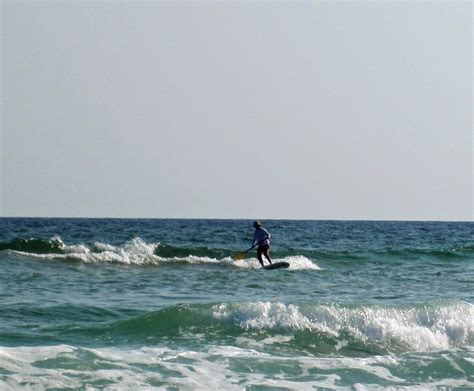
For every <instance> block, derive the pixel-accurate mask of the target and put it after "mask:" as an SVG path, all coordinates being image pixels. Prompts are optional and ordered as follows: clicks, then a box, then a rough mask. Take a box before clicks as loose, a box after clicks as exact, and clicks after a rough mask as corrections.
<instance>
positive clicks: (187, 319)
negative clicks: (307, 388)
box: [91, 301, 474, 356]
mask: <svg viewBox="0 0 474 391" xmlns="http://www.w3.org/2000/svg"><path fill="white" fill-rule="evenodd" d="M105 330H106V332H107V336H108V337H109V338H112V339H113V340H116V341H119V340H121V339H123V337H124V336H125V337H126V339H127V340H129V339H130V340H133V341H136V342H140V341H143V342H145V341H146V342H147V343H150V342H152V341H153V340H155V342H156V341H159V340H160V338H162V337H167V338H169V337H174V338H191V339H193V340H194V339H196V338H198V336H199V335H201V336H205V338H206V340H209V339H218V340H220V339H224V340H227V339H229V338H230V337H233V338H236V337H249V338H251V339H252V340H255V338H257V340H262V339H268V338H270V339H272V338H274V337H276V336H280V337H281V336H284V337H285V338H283V339H281V338H276V341H280V343H281V341H283V345H282V346H286V347H287V348H289V349H296V350H298V351H301V350H303V351H306V352H310V353H312V354H315V353H324V354H329V353H337V354H342V355H348V356H354V355H373V354H387V353H392V352H409V351H417V352H428V351H438V350H443V349H450V348H454V347H462V346H465V345H472V343H474V305H473V304H470V303H468V302H464V301H450V302H433V303H429V304H419V305H411V306H392V307H382V306H376V305H365V306H344V305H339V304H312V303H303V304H284V303H280V302H241V303H217V304H199V305H184V304H183V305H176V306H170V307H166V308H163V309H161V310H159V311H155V312H150V313H146V314H143V315H140V316H137V317H132V318H130V319H126V320H122V321H118V322H115V323H112V324H109V325H107V327H106V329H105ZM105 330H103V329H102V328H101V329H96V330H93V333H94V334H96V333H99V334H100V333H101V332H103V331H105ZM91 331H92V330H91Z"/></svg>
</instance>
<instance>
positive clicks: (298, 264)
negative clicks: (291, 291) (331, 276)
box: [233, 255, 321, 270]
mask: <svg viewBox="0 0 474 391" xmlns="http://www.w3.org/2000/svg"><path fill="white" fill-rule="evenodd" d="M273 262H288V263H289V264H290V267H289V268H288V269H284V270H321V268H320V267H319V266H318V265H317V264H316V263H314V262H312V261H311V260H310V259H308V258H306V257H304V256H302V255H296V256H290V257H285V258H274V259H273ZM266 264H267V262H266V261H265V265H266ZM233 265H234V266H237V267H241V268H247V269H261V266H260V263H259V262H258V259H256V258H248V259H243V260H239V261H235V262H234V264H233Z"/></svg>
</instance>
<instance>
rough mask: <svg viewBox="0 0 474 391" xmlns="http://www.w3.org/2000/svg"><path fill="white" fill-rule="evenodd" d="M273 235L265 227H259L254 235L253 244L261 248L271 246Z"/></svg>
mask: <svg viewBox="0 0 474 391" xmlns="http://www.w3.org/2000/svg"><path fill="white" fill-rule="evenodd" d="M271 237H272V235H270V233H269V232H268V231H267V230H266V229H265V228H263V227H258V228H257V229H256V230H255V232H254V234H253V244H255V243H257V244H258V245H259V246H263V245H264V244H268V245H269V244H270V240H269V239H270V238H271Z"/></svg>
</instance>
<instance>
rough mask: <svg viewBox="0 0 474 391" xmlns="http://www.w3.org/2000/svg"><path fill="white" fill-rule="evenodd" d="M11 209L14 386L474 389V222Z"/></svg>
mask: <svg viewBox="0 0 474 391" xmlns="http://www.w3.org/2000/svg"><path fill="white" fill-rule="evenodd" d="M264 226H265V228H267V229H268V230H269V231H270V232H271V234H272V245H271V255H272V257H273V259H274V261H286V262H289V263H290V265H291V266H290V267H289V268H288V269H278V270H272V271H267V270H262V269H261V268H260V266H259V264H258V261H257V259H256V255H255V253H254V251H251V252H249V253H247V255H246V258H244V259H243V260H239V261H236V260H235V258H236V255H237V254H238V253H239V252H241V251H243V250H246V249H247V248H249V247H250V245H251V242H252V235H253V228H252V221H248V220H185V219H183V220H166V219H150V220H146V219H22V218H2V219H0V268H1V269H0V298H1V299H0V389H2V390H5V389H6V390H9V389H18V388H24V389H31V390H43V389H54V390H57V389H61V390H67V389H111V390H112V389H113V390H115V389H137V388H143V389H154V388H160V387H161V388H163V389H182V390H194V389H198V390H217V389H226V390H242V389H246V390H270V389H271V390H275V389H277V390H278V389H283V390H284V389H290V390H313V389H318V388H321V389H330V390H331V389H338V390H339V389H343V390H344V389H347V390H352V389H354V390H374V389H375V390H376V389H383V390H385V389H394V390H404V389H407V390H416V389H419V390H425V389H439V390H447V389H449V390H451V389H452V390H464V389H474V304H473V303H474V235H473V234H474V224H473V223H470V222H466V223H454V222H453V223H447V222H445V223H442V222H440V223H438V222H363V221H353V222H351V221H280V220H268V221H264Z"/></svg>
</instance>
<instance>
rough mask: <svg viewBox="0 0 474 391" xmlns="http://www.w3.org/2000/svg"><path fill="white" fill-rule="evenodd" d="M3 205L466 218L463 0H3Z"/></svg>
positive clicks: (109, 212) (469, 192)
mask: <svg viewBox="0 0 474 391" xmlns="http://www.w3.org/2000/svg"><path fill="white" fill-rule="evenodd" d="M1 26H2V32H1V33H2V58H1V73H2V86H1V95H2V123H1V125H2V126H1V132H2V139H1V141H2V142H1V147H2V149H1V159H0V161H1V162H0V163H1V166H0V168H1V176H2V177H1V179H2V180H1V191H0V213H1V214H2V215H4V216H92V217H93V216H97V217H204V218H205V217H209V218H262V219H265V218H294V219H401V220H405V219H409V220H471V219H472V218H473V201H472V198H473V197H472V196H473V187H472V186H473V185H472V153H473V147H472V122H471V113H472V88H473V87H472V86H473V84H472V30H471V28H472V27H471V26H472V10H471V3H470V2H469V1H466V2H451V1H446V2H432V3H430V2H383V3H379V2H347V3H343V2H283V3H282V2H278V3H276V2H263V1H262V2H223V3H217V2H123V3H119V2H110V1H109V2H82V1H77V2H73V1H69V2H66V1H63V2H58V1H56V2H39V1H37V2H16V1H2V15H1Z"/></svg>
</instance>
